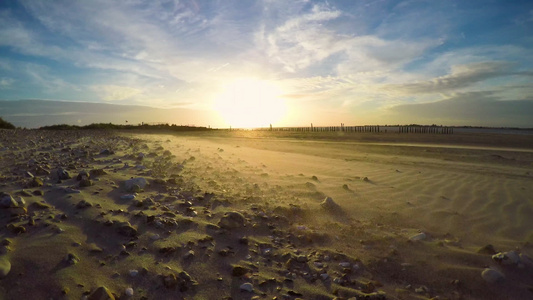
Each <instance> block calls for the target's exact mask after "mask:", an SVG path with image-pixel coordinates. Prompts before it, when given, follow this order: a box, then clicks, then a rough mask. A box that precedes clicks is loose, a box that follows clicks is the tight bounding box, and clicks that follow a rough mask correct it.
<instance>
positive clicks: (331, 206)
mask: <svg viewBox="0 0 533 300" xmlns="http://www.w3.org/2000/svg"><path fill="white" fill-rule="evenodd" d="M320 206H321V207H322V208H323V209H325V210H328V211H337V210H340V208H341V207H340V206H339V205H338V204H337V203H335V202H334V201H333V199H332V198H331V197H326V198H325V199H324V201H322V203H320Z"/></svg>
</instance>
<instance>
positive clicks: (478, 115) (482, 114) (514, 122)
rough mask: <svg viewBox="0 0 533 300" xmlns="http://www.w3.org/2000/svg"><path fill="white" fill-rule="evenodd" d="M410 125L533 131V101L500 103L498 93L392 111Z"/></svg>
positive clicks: (460, 95) (455, 96) (458, 95)
mask: <svg viewBox="0 0 533 300" xmlns="http://www.w3.org/2000/svg"><path fill="white" fill-rule="evenodd" d="M390 112H391V113H392V114H393V115H394V118H396V119H401V120H403V121H404V122H407V123H417V122H420V123H425V124H433V123H438V122H445V123H447V124H448V125H449V124H451V125H479V126H518V127H533V119H532V118H531V116H532V115H533V99H531V98H530V99H527V100H501V98H500V97H499V96H498V95H497V92H495V91H483V92H467V93H456V94H453V95H451V96H450V97H447V98H445V99H442V100H440V101H436V102H431V103H418V104H403V105H397V106H394V107H392V108H390Z"/></svg>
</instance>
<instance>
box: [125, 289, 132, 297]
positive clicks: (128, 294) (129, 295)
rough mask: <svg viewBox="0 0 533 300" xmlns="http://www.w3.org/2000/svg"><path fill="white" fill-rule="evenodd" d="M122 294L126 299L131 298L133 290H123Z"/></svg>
mask: <svg viewBox="0 0 533 300" xmlns="http://www.w3.org/2000/svg"><path fill="white" fill-rule="evenodd" d="M124 294H126V296H128V297H133V289H132V288H130V287H129V288H126V289H125V290H124Z"/></svg>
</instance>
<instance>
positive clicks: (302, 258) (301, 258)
mask: <svg viewBox="0 0 533 300" xmlns="http://www.w3.org/2000/svg"><path fill="white" fill-rule="evenodd" d="M296 261H297V262H299V263H306V262H308V261H309V258H307V255H298V256H297V257H296Z"/></svg>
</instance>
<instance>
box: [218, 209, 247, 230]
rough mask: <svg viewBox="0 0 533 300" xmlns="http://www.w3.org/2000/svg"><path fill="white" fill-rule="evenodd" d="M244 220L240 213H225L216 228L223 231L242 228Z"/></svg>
mask: <svg viewBox="0 0 533 300" xmlns="http://www.w3.org/2000/svg"><path fill="white" fill-rule="evenodd" d="M245 220H246V219H245V218H244V216H243V215H242V214H241V213H238V212H236V211H232V212H227V213H225V214H224V216H223V217H222V218H221V219H220V221H219V222H218V226H220V227H221V228H224V229H234V228H239V227H244V223H245Z"/></svg>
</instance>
